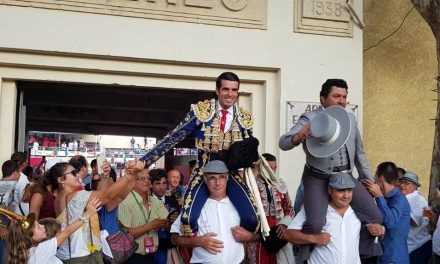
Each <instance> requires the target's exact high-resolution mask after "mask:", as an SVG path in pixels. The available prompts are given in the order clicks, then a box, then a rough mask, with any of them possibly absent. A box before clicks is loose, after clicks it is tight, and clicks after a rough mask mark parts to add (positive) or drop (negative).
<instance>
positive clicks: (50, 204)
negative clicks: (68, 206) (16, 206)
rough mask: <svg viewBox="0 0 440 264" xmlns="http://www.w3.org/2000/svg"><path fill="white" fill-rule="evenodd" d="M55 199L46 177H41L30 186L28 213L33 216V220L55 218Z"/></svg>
mask: <svg viewBox="0 0 440 264" xmlns="http://www.w3.org/2000/svg"><path fill="white" fill-rule="evenodd" d="M54 201H55V197H54V195H53V193H52V186H51V184H50V182H49V178H48V177H47V175H43V176H41V177H39V178H38V179H37V181H36V182H35V183H34V184H32V187H31V199H30V201H29V213H34V214H35V220H36V221H38V219H44V218H48V217H51V218H55V217H56V215H55V209H54Z"/></svg>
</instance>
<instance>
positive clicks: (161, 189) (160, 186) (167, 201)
mask: <svg viewBox="0 0 440 264" xmlns="http://www.w3.org/2000/svg"><path fill="white" fill-rule="evenodd" d="M149 174H150V180H151V191H152V195H153V196H154V197H155V198H157V199H158V200H159V201H161V202H162V204H163V205H164V206H165V208H166V209H167V210H168V212H171V211H174V210H176V209H177V210H180V206H179V203H178V202H177V200H176V198H175V197H174V196H166V195H165V193H166V191H167V190H166V189H167V183H168V182H167V173H166V171H165V170H164V169H153V170H151V171H150V173H149Z"/></svg>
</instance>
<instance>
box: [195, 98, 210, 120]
mask: <svg viewBox="0 0 440 264" xmlns="http://www.w3.org/2000/svg"><path fill="white" fill-rule="evenodd" d="M191 108H192V110H193V111H194V115H195V116H196V118H197V119H199V120H200V121H202V122H208V121H209V120H211V119H212V118H213V117H214V114H215V100H214V99H212V100H205V101H200V102H198V103H197V104H193V105H191Z"/></svg>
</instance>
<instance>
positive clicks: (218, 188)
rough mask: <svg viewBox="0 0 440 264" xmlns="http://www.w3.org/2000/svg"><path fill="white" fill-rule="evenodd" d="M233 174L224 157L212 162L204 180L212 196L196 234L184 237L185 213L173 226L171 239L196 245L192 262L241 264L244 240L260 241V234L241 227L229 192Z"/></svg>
mask: <svg viewBox="0 0 440 264" xmlns="http://www.w3.org/2000/svg"><path fill="white" fill-rule="evenodd" d="M232 180H234V177H233V176H232V175H229V170H228V168H227V167H226V164H225V163H224V162H223V161H220V160H213V161H209V162H208V163H207V164H206V166H205V172H204V176H203V181H204V182H205V183H206V185H207V187H208V191H209V196H208V199H207V201H206V203H205V204H204V206H203V208H202V210H201V213H200V216H199V218H198V219H197V224H198V227H199V228H198V231H197V235H196V236H195V237H188V236H182V235H183V234H182V231H181V230H180V218H181V215H179V217H178V218H177V219H176V221H174V223H173V225H172V227H171V231H170V233H171V241H172V242H173V243H174V244H176V245H178V246H181V247H192V248H194V249H193V253H192V257H191V261H190V263H222V264H223V263H225V264H226V263H228V264H229V263H237V264H238V263H241V262H242V261H243V259H244V245H243V242H247V241H251V240H257V239H258V238H259V236H258V234H254V233H251V232H249V231H247V230H246V229H244V228H242V227H240V216H239V214H238V211H237V208H235V207H234V205H233V204H232V202H231V200H229V197H228V196H227V194H226V188H227V185H228V181H232Z"/></svg>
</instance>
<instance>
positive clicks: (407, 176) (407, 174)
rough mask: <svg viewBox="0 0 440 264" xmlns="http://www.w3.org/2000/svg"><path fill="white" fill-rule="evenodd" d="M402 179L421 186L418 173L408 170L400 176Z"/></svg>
mask: <svg viewBox="0 0 440 264" xmlns="http://www.w3.org/2000/svg"><path fill="white" fill-rule="evenodd" d="M400 180H402V181H410V182H412V183H414V184H415V185H416V186H417V187H420V183H419V177H417V175H416V174H415V173H412V172H409V171H407V172H405V174H403V177H402V178H400Z"/></svg>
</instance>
